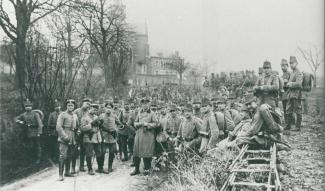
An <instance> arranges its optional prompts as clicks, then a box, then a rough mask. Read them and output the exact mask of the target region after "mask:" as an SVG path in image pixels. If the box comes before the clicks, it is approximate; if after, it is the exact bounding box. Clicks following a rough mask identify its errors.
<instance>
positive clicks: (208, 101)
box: [202, 97, 210, 107]
mask: <svg viewBox="0 0 325 191" xmlns="http://www.w3.org/2000/svg"><path fill="white" fill-rule="evenodd" d="M208 105H210V100H209V99H208V98H206V97H204V98H202V107H205V106H208Z"/></svg>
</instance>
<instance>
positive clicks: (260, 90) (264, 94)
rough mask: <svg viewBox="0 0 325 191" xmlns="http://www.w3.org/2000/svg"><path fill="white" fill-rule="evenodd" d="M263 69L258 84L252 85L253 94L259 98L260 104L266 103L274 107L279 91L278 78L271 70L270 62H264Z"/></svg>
mask: <svg viewBox="0 0 325 191" xmlns="http://www.w3.org/2000/svg"><path fill="white" fill-rule="evenodd" d="M263 71H264V78H263V79H262V81H261V83H259V84H258V86H255V87H254V90H255V95H256V96H257V97H258V98H259V99H260V100H261V102H262V104H264V103H266V104H268V105H270V106H271V107H272V108H273V109H275V107H276V105H277V104H276V102H277V97H278V91H279V79H278V77H277V76H276V75H274V73H273V72H272V67H271V62H269V61H265V62H264V64H263Z"/></svg>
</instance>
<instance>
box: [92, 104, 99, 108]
mask: <svg viewBox="0 0 325 191" xmlns="http://www.w3.org/2000/svg"><path fill="white" fill-rule="evenodd" d="M90 107H93V108H96V109H99V104H97V103H92V104H90Z"/></svg>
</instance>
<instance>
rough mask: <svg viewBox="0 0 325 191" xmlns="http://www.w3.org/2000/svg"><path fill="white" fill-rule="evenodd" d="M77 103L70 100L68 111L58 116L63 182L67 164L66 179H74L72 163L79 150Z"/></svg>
mask: <svg viewBox="0 0 325 191" xmlns="http://www.w3.org/2000/svg"><path fill="white" fill-rule="evenodd" d="M75 104H76V102H75V101H74V100H72V99H68V100H67V102H66V106H67V110H66V111H64V112H62V113H61V114H60V115H59V116H58V120H57V124H56V131H57V132H58V142H59V153H60V154H59V180H60V181H62V180H63V169H64V164H65V173H64V175H65V176H66V177H73V174H71V173H70V162H71V159H72V158H73V157H74V155H75V152H76V149H77V141H76V134H75V131H77V126H78V122H79V121H78V116H77V115H76V114H75V113H74V112H73V110H74V108H75Z"/></svg>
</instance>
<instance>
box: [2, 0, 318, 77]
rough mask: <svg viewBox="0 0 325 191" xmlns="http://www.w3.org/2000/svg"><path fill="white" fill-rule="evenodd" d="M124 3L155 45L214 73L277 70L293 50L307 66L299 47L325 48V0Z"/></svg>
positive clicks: (130, 17)
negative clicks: (265, 63)
mask: <svg viewBox="0 0 325 191" xmlns="http://www.w3.org/2000/svg"><path fill="white" fill-rule="evenodd" d="M8 2H9V0H4V4H5V7H8V6H6V4H8ZM122 2H123V3H124V4H125V5H126V10H127V17H128V21H129V22H131V23H144V22H147V25H148V32H149V44H150V47H151V48H152V49H163V50H167V51H175V50H178V51H179V52H180V54H181V55H182V56H183V57H185V59H186V60H187V61H190V62H200V63H204V60H206V63H208V64H209V66H210V70H209V71H211V72H218V71H229V70H239V69H240V70H241V69H254V70H257V67H258V66H261V65H262V63H263V61H264V60H265V59H267V60H269V61H271V62H272V66H273V68H274V69H276V70H279V69H280V61H281V59H282V58H287V59H288V58H289V56H290V55H296V56H297V57H298V61H299V62H300V64H299V67H300V68H301V69H303V70H309V67H308V65H307V64H306V63H304V62H303V59H302V58H301V57H300V56H299V53H298V51H297V47H298V46H300V47H302V48H309V47H311V46H314V45H317V46H319V47H323V42H324V39H323V37H324V5H323V3H324V0H122ZM10 8H11V10H9V12H11V13H12V12H13V10H12V7H8V8H7V9H10ZM0 30H1V29H0ZM1 35H4V33H3V31H0V36H1ZM321 70H322V71H323V69H321Z"/></svg>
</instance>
